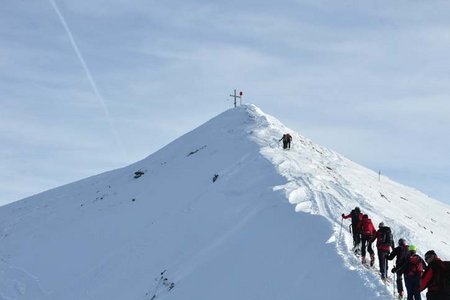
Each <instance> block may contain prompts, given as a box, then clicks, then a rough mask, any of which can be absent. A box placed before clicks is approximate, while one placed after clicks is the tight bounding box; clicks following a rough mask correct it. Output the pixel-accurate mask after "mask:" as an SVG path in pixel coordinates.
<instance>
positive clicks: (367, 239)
mask: <svg viewBox="0 0 450 300" xmlns="http://www.w3.org/2000/svg"><path fill="white" fill-rule="evenodd" d="M358 230H359V231H360V232H361V262H362V263H363V264H365V263H366V244H367V251H368V252H369V255H370V266H371V267H372V266H373V263H374V261H375V254H374V252H373V249H372V239H373V237H374V236H375V233H376V232H377V230H376V229H375V227H374V226H373V223H372V220H371V219H370V218H369V216H368V215H363V218H362V220H361V222H359V225H358Z"/></svg>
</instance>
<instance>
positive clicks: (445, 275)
mask: <svg viewBox="0 0 450 300" xmlns="http://www.w3.org/2000/svg"><path fill="white" fill-rule="evenodd" d="M439 268H440V269H441V270H440V277H439V282H438V285H439V288H440V289H441V290H449V289H450V261H441V262H439Z"/></svg>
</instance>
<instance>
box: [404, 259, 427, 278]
mask: <svg viewBox="0 0 450 300" xmlns="http://www.w3.org/2000/svg"><path fill="white" fill-rule="evenodd" d="M422 273H423V265H422V259H421V258H420V257H419V255H417V254H413V255H411V256H410V257H408V269H407V270H406V272H405V275H406V276H408V277H414V276H422Z"/></svg>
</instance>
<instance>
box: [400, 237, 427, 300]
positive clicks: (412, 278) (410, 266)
mask: <svg viewBox="0 0 450 300" xmlns="http://www.w3.org/2000/svg"><path fill="white" fill-rule="evenodd" d="M408 251H409V253H408V257H407V258H406V262H405V264H404V265H403V267H402V269H403V271H404V275H405V285H406V292H407V293H408V300H422V298H421V296H420V278H421V277H422V274H423V270H424V269H425V267H426V264H425V261H424V260H423V259H422V258H421V257H420V256H419V255H417V254H416V246H414V245H409V246H408Z"/></svg>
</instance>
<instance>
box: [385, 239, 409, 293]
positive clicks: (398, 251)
mask: <svg viewBox="0 0 450 300" xmlns="http://www.w3.org/2000/svg"><path fill="white" fill-rule="evenodd" d="M407 256H408V245H406V241H405V239H403V238H402V239H399V240H398V246H397V247H395V248H394V250H392V252H391V254H389V256H388V257H387V259H388V260H393V259H394V258H397V259H396V260H395V265H394V268H392V273H397V291H398V295H399V296H401V297H403V295H404V291H403V274H404V268H403V266H404V265H405V263H406V257H407Z"/></svg>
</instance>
